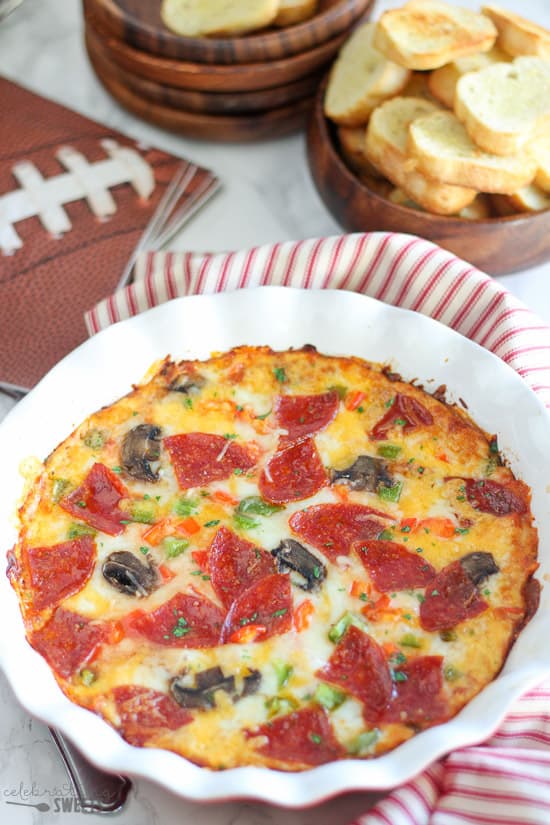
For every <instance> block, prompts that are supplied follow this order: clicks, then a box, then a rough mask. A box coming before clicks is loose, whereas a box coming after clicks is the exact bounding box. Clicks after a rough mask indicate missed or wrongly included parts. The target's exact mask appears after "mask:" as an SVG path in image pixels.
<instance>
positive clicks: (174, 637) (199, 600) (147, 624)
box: [126, 593, 225, 647]
mask: <svg viewBox="0 0 550 825" xmlns="http://www.w3.org/2000/svg"><path fill="white" fill-rule="evenodd" d="M224 618H225V613H224V612H223V611H222V610H221V609H220V608H219V607H218V606H217V605H215V604H214V603H213V602H211V601H209V600H208V599H205V598H204V597H203V596H192V595H187V594H185V593H176V595H175V596H173V597H172V598H171V599H170V600H169V601H167V602H165V603H164V604H161V606H160V607H157V609H156V610H153V611H152V612H151V613H139V612H134V613H132V614H130V616H129V617H127V619H126V625H127V627H128V628H129V629H130V630H133V631H135V632H136V633H139V634H140V635H141V636H145V638H146V639H149V641H150V642H156V644H158V645H165V646H166V647H215V646H216V645H218V644H219V639H220V630H221V628H222V624H223V620H224Z"/></svg>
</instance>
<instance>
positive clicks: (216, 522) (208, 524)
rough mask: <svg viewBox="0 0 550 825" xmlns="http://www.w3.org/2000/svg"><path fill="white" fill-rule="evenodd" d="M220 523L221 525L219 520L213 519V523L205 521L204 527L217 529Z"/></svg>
mask: <svg viewBox="0 0 550 825" xmlns="http://www.w3.org/2000/svg"><path fill="white" fill-rule="evenodd" d="M219 523H220V519H219V518H213V519H212V520H211V521H205V522H204V525H203V526H204V527H215V526H216V525H217V524H219Z"/></svg>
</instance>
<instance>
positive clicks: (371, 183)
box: [359, 172, 393, 198]
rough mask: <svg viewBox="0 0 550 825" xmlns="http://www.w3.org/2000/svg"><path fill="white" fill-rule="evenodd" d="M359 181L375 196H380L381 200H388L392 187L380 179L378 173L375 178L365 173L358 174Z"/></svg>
mask: <svg viewBox="0 0 550 825" xmlns="http://www.w3.org/2000/svg"><path fill="white" fill-rule="evenodd" d="M359 180H360V181H361V183H364V184H365V186H366V187H368V188H369V189H371V190H372V191H373V192H375V193H376V194H377V195H380V197H381V198H388V196H389V194H390V192H391V191H392V189H393V185H392V184H391V183H390V182H389V180H386V178H382V177H380V174H379V173H377V175H376V177H373V176H372V175H368V174H367V173H366V172H360V173H359Z"/></svg>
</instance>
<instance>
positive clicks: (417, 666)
mask: <svg viewBox="0 0 550 825" xmlns="http://www.w3.org/2000/svg"><path fill="white" fill-rule="evenodd" d="M442 662H443V657H442V656H417V657H416V659H412V660H411V661H410V662H406V664H403V665H400V666H399V670H396V671H395V672H394V676H397V675H399V678H398V679H396V681H395V685H394V695H393V697H392V699H391V702H390V704H389V705H388V708H387V709H386V711H385V713H384V722H403V723H404V724H409V725H415V726H417V727H427V726H428V725H433V724H434V723H435V722H443V721H444V720H446V719H448V718H449V716H450V712H449V708H448V706H447V703H446V701H445V699H444V698H443V696H442V695H441V688H442V685H443V675H442V672H441V665H442Z"/></svg>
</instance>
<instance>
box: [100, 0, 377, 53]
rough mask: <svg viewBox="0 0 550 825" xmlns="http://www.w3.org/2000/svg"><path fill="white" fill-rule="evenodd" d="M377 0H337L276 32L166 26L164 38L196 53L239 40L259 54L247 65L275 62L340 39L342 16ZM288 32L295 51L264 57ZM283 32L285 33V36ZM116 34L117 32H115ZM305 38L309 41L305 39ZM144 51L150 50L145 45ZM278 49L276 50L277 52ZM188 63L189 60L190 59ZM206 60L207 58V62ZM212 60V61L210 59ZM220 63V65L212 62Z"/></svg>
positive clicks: (108, 2) (360, 12)
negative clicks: (182, 31)
mask: <svg viewBox="0 0 550 825" xmlns="http://www.w3.org/2000/svg"><path fill="white" fill-rule="evenodd" d="M374 2H375V0H337V2H336V3H334V4H333V5H332V6H331V7H330V8H328V9H326V10H325V11H320V12H317V13H316V14H314V15H313V16H312V17H310V18H309V19H308V20H304V21H303V22H301V23H295V24H294V25H291V26H287V27H284V28H281V29H275V30H273V31H268V32H267V33H266V32H264V33H259V34H258V33H255V32H251V33H250V34H244V35H240V36H235V37H186V36H185V35H179V34H176V32H173V31H171V30H170V29H169V28H168V27H167V26H166V25H164V24H163V25H164V29H163V37H165V38H166V39H169V40H170V41H171V42H175V43H177V44H179V45H181V46H182V47H184V48H185V47H188V48H189V49H190V50H191V51H192V52H193V53H195V54H196V53H197V52H200V51H201V45H204V44H206V49H205V50H206V51H216V50H220V51H224V50H227V49H230V48H231V46H233V45H235V44H239V43H243V42H244V43H246V48H247V52H248V53H249V54H250V55H251V56H252V55H253V54H254V53H256V54H257V55H258V60H257V61H256V60H251V61H250V63H244V65H254V64H255V63H271V62H278V61H279V60H282V59H286V58H290V57H295V56H296V55H297V54H301V52H302V51H311V50H312V49H314V48H316V47H318V46H320V45H322V44H323V43H325V42H327V41H329V40H333V39H335V38H336V36H337V35H339V34H341V33H342V31H344V28H343V27H342V26H341V18H343V17H345V16H346V15H347V14H348V13H352V14H353V15H354V19H355V20H358V19H359V18H360V17H363V16H364V15H366V14H368V13H369V12H370V11H371V10H372V6H373V5H374ZM103 4H104V6H105V7H109V8H110V10H111V15H112V17H113V18H116V19H117V20H118V21H119V25H120V26H121V27H124V19H123V17H122V12H121V10H120V8H119V7H118V5H117V3H116V2H115V0H103ZM318 29H319V30H320V32H321V33H322V32H323V31H325V33H326V29H328V37H321V38H318V37H317V36H316V32H317V30H318ZM143 31H147V32H148V33H149V34H150V35H153V36H156V31H155V29H153V28H152V27H151V26H150V25H148V24H144V26H143ZM285 31H291V32H292V37H293V39H294V40H295V41H296V44H297V45H296V46H295V47H292V46H290V45H289V46H288V47H289V48H290V49H291V51H289V52H287V53H286V54H281V55H280V56H279V57H275V58H274V59H273V61H272V60H269V59H268V60H261V59H260V57H261V54H262V53H265V52H269V51H270V47H271V49H272V50H273V49H274V47H275V46H276V45H277V43H279V41H280V39H281V36H283V37H284V32H285ZM281 32H282V33H283V34H282V35H281ZM112 34H113V36H116V35H115V33H114V32H112ZM304 39H305V42H304ZM123 42H124V43H126V44H127V45H129V46H131V47H132V48H134V49H136V48H137V47H136V45H135V44H134V43H132V42H128V41H127V40H123ZM143 51H146V49H145V48H143ZM276 51H277V50H276V49H275V52H276ZM150 53H151V54H153V55H155V56H159V57H164V58H165V59H171V60H177V59H178V58H174V57H172V58H170V57H168V56H167V55H165V54H162V52H150ZM195 61H196V62H197V63H199V62H200V61H199V60H198V59H197V58H196V57H195ZM186 62H187V61H186ZM205 62H206V61H205ZM208 63H210V61H208ZM212 65H216V64H212ZM217 65H231V63H229V64H221V63H220V64H217Z"/></svg>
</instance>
